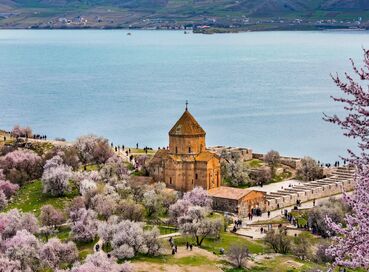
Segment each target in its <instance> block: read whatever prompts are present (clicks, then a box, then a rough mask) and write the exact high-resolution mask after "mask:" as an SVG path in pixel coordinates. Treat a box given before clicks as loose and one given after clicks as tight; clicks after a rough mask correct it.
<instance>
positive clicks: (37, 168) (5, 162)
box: [0, 150, 42, 185]
mask: <svg viewBox="0 0 369 272" xmlns="http://www.w3.org/2000/svg"><path fill="white" fill-rule="evenodd" d="M0 168H1V169H3V174H4V175H5V176H6V178H7V179H8V180H10V181H11V182H14V183H18V184H20V185H22V184H23V183H24V182H26V181H30V180H33V179H36V178H39V177H40V176H41V173H42V159H41V157H40V156H38V155H37V154H36V153H35V152H33V151H31V150H15V151H13V152H10V153H8V154H6V155H5V156H3V157H0Z"/></svg>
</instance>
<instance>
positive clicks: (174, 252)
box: [172, 246, 176, 255]
mask: <svg viewBox="0 0 369 272" xmlns="http://www.w3.org/2000/svg"><path fill="white" fill-rule="evenodd" d="M174 254H176V249H175V248H174V246H173V247H172V255H174Z"/></svg>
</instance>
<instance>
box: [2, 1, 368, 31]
mask: <svg viewBox="0 0 369 272" xmlns="http://www.w3.org/2000/svg"><path fill="white" fill-rule="evenodd" d="M0 2H1V3H0V27H9V28H12V27H20V28H21V27H42V28H45V27H47V28H49V27H55V28H60V27H139V28H141V27H143V28H145V27H159V28H162V27H173V26H179V25H185V24H195V25H200V24H215V25H216V26H217V27H223V26H224V27H234V28H240V25H244V24H260V19H261V20H280V19H288V20H292V19H294V20H296V19H299V20H316V19H320V20H357V19H358V17H362V20H363V21H366V20H369V1H367V0H3V1H0ZM81 17H83V19H81ZM64 18H65V19H66V20H63V19H64ZM258 20H259V21H258ZM262 23H263V22H262ZM292 23H293V22H292ZM308 23H313V21H310V22H303V24H305V25H306V24H308ZM343 23H346V27H349V26H350V25H349V24H348V22H343ZM272 24H275V22H272ZM300 24H301V22H300ZM341 24H342V23H341ZM278 27H279V28H280V27H281V26H278Z"/></svg>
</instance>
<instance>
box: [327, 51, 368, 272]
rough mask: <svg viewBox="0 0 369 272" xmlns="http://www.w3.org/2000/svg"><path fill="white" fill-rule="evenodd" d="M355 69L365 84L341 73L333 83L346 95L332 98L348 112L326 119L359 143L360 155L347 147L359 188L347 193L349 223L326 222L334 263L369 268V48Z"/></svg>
mask: <svg viewBox="0 0 369 272" xmlns="http://www.w3.org/2000/svg"><path fill="white" fill-rule="evenodd" d="M352 66H353V70H354V72H355V75H356V77H358V78H359V79H360V81H361V83H362V84H360V83H357V82H355V80H354V78H353V77H351V76H350V75H348V74H345V78H346V80H345V81H343V80H342V79H341V78H340V77H339V76H336V77H333V80H334V82H335V83H336V84H337V86H338V87H339V88H340V89H341V91H342V92H343V93H344V98H333V99H334V100H335V101H337V102H340V103H343V105H344V109H345V110H346V112H347V115H346V116H345V117H343V118H340V117H339V116H337V115H333V116H327V115H326V116H325V120H327V121H329V122H332V123H334V124H337V125H338V126H340V127H341V128H342V129H343V130H344V135H345V136H347V137H350V138H353V139H355V140H356V142H357V143H358V147H359V150H360V152H359V153H358V154H356V153H354V152H353V151H351V150H348V152H349V154H350V158H348V159H347V160H348V161H349V163H350V164H352V165H354V166H355V168H356V170H357V175H356V178H355V182H356V188H355V191H354V193H353V194H352V195H345V201H346V203H347V204H348V205H349V207H351V209H352V213H351V214H347V215H346V218H345V221H346V226H343V225H342V224H335V223H333V221H332V220H331V219H330V218H327V222H328V224H329V225H330V227H331V228H332V230H333V231H334V232H336V233H338V236H336V237H335V238H334V244H333V245H332V246H331V247H330V248H329V249H328V250H327V253H328V254H331V255H332V256H333V257H334V258H335V264H338V265H342V266H348V267H352V268H358V267H361V268H365V269H368V268H369V169H368V164H369V154H368V150H369V137H368V135H369V109H368V107H369V87H368V81H369V51H366V50H364V67H363V68H357V67H356V66H355V64H354V63H353V61H352Z"/></svg>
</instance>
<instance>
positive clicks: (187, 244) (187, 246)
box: [186, 241, 190, 250]
mask: <svg viewBox="0 0 369 272" xmlns="http://www.w3.org/2000/svg"><path fill="white" fill-rule="evenodd" d="M189 247H190V243H189V242H188V241H187V243H186V249H187V250H188V248H189Z"/></svg>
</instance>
